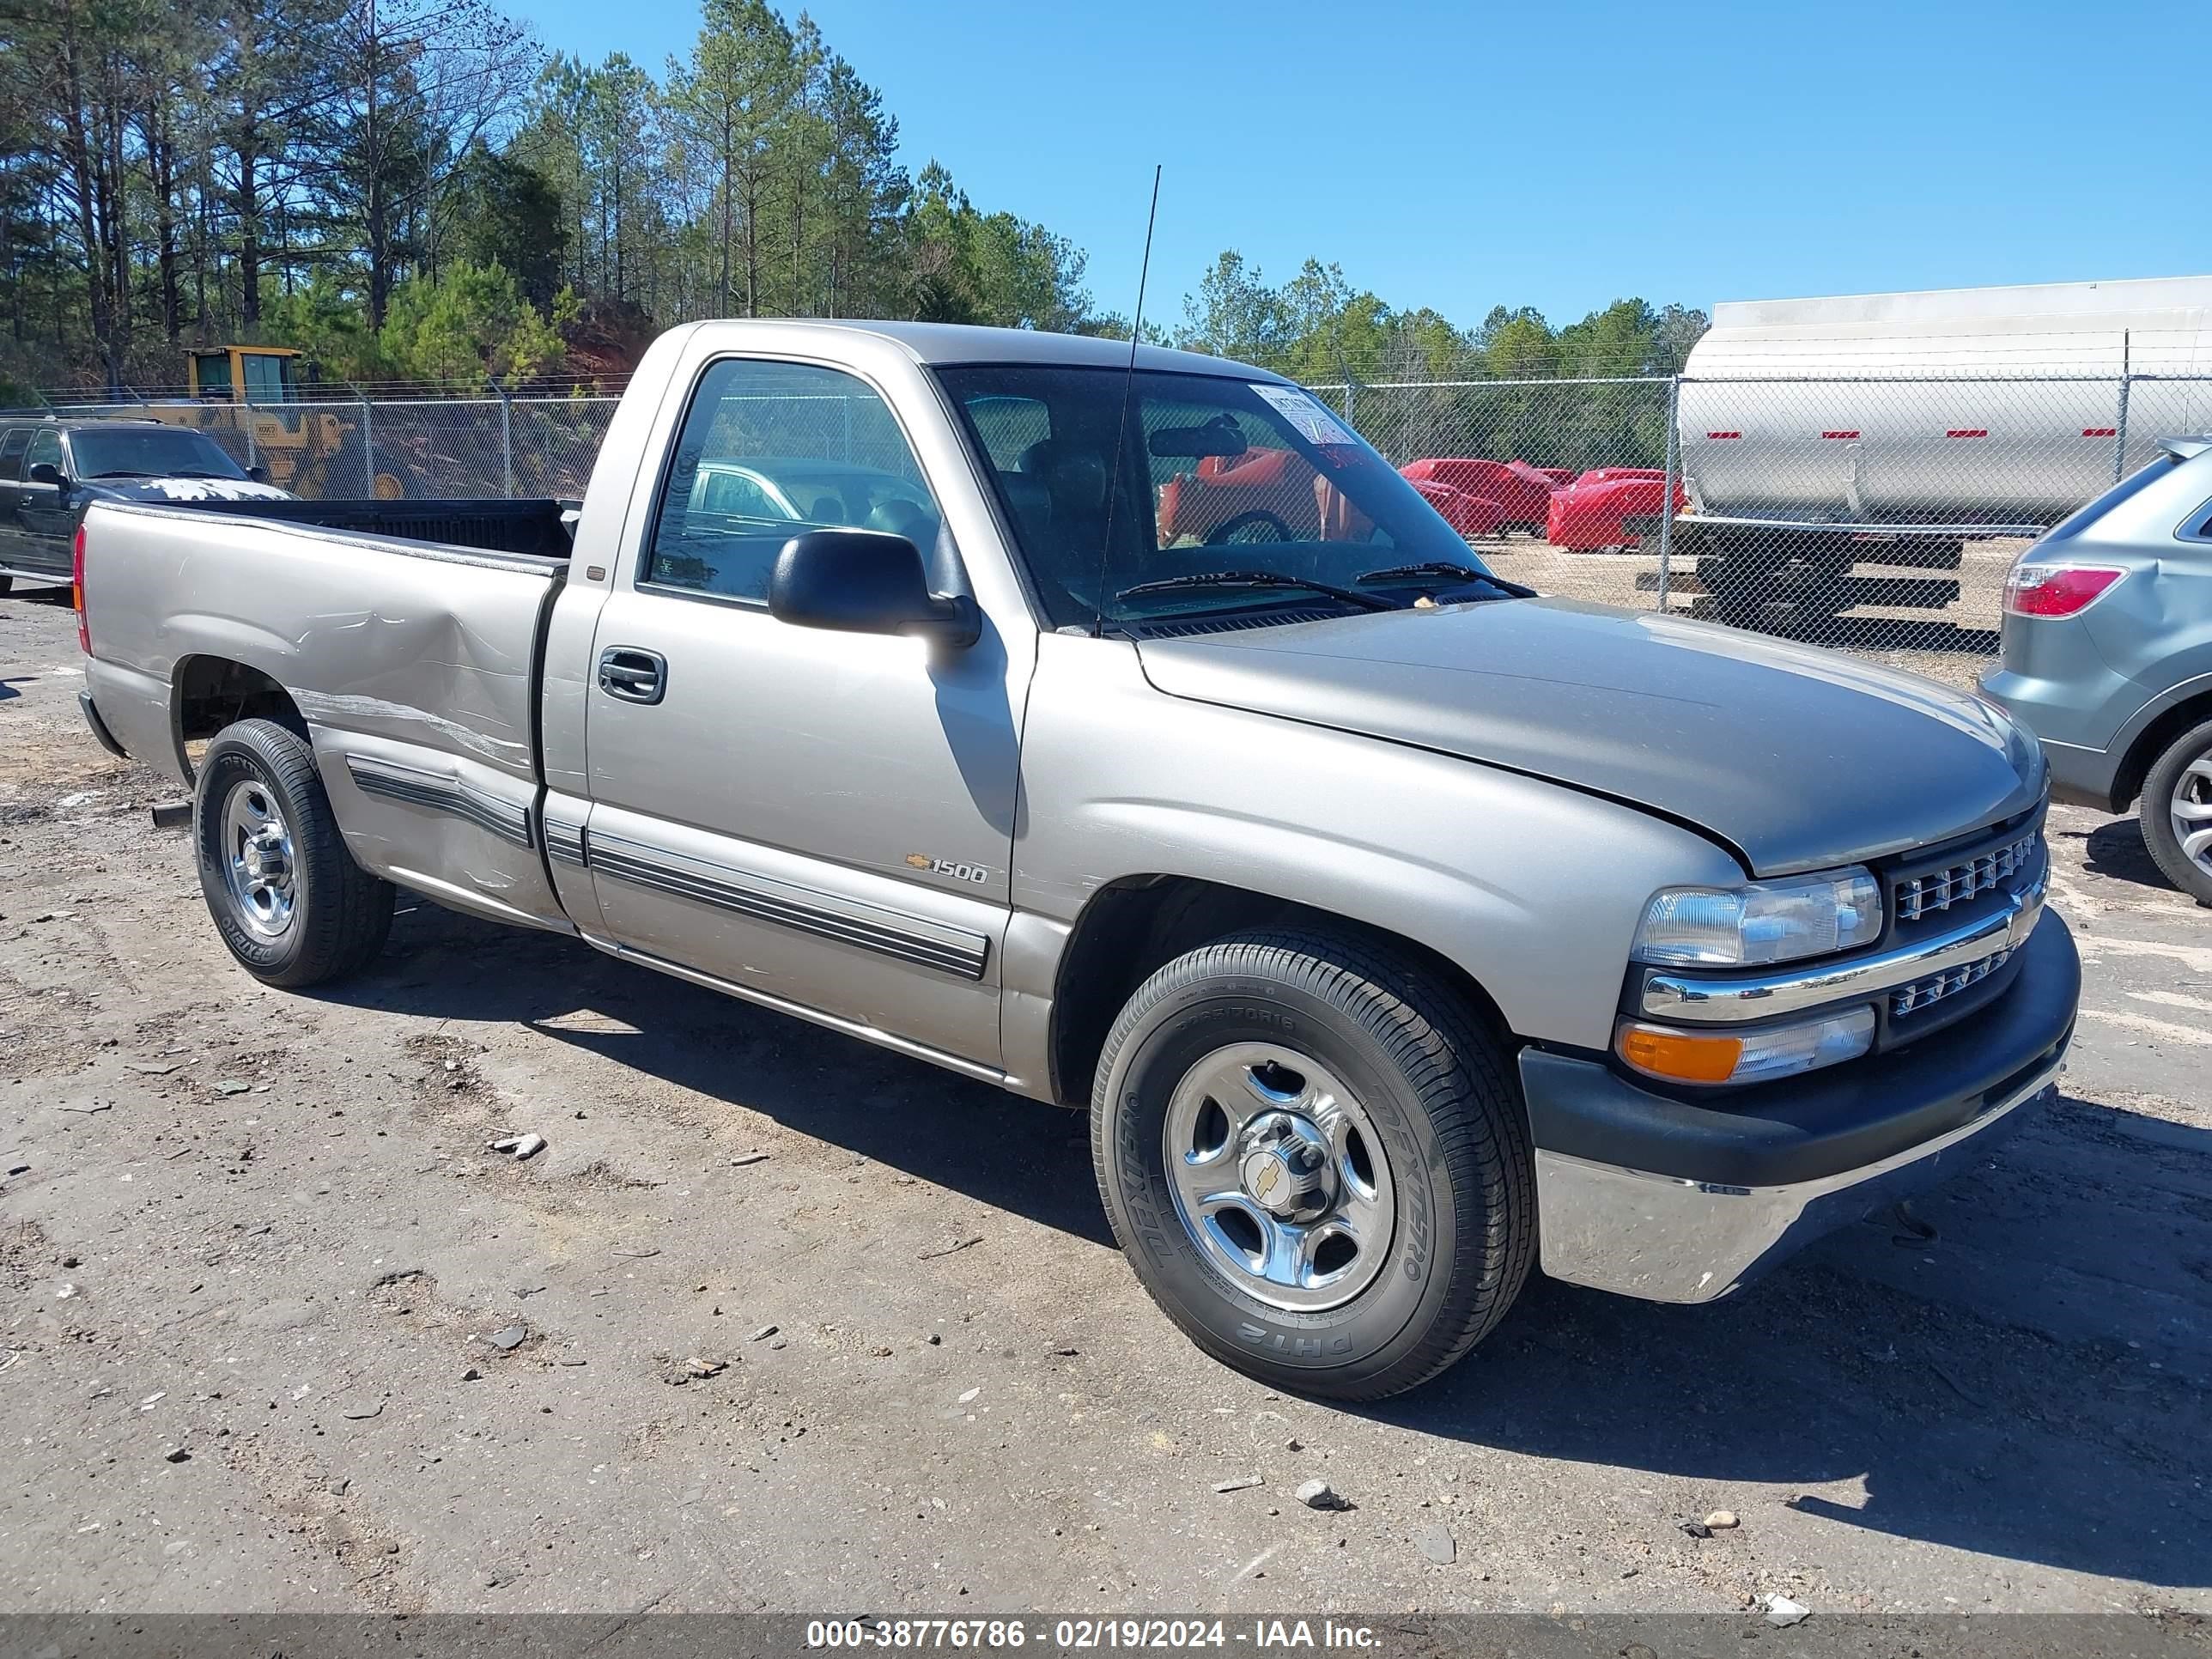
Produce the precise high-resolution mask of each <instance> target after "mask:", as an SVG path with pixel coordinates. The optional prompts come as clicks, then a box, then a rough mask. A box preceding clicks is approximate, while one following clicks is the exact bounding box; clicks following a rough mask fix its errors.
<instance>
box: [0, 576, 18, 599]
mask: <svg viewBox="0 0 2212 1659" xmlns="http://www.w3.org/2000/svg"><path fill="white" fill-rule="evenodd" d="M12 592H15V578H14V577H13V576H0V599H6V598H7V597H8V596H9V594H10V593H12Z"/></svg>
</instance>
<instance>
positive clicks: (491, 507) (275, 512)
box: [188, 496, 576, 561]
mask: <svg viewBox="0 0 2212 1659" xmlns="http://www.w3.org/2000/svg"><path fill="white" fill-rule="evenodd" d="M575 509H576V503H575V502H574V501H556V500H555V499H553V498H552V497H551V496H538V497H531V498H528V499H524V500H516V501H505V500H501V501H471V500H465V499H463V500H453V501H443V500H426V501H224V502H220V503H210V505H208V506H207V507H195V508H191V509H188V510H190V511H194V512H206V513H220V514H222V516H224V517H226V518H245V519H260V520H267V521H273V522H275V523H278V524H296V525H313V526H318V527H319V528H322V529H326V530H352V531H358V532H362V533H364V534H367V535H372V536H382V537H390V538H395V539H398V540H400V541H411V542H426V543H429V544H435V545H436V546H440V547H460V548H470V549H473V550H477V551H480V552H489V553H520V554H524V555H526V556H531V557H533V558H547V559H556V560H562V561H565V560H566V559H567V558H568V539H569V526H570V523H571V520H573V517H574V513H575Z"/></svg>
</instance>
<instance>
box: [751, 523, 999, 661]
mask: <svg viewBox="0 0 2212 1659" xmlns="http://www.w3.org/2000/svg"><path fill="white" fill-rule="evenodd" d="M768 612H769V615H770V616H771V617H775V618H776V619H777V620H778V621H779V622H787V623H793V625H795V626H797V627H799V628H831V629H838V630H839V631H841V632H843V633H848V634H907V635H919V636H921V637H922V638H924V639H930V640H937V641H943V642H944V643H945V644H946V645H957V646H969V645H973V644H975V641H976V639H977V637H978V636H979V635H981V633H982V617H981V613H980V612H979V611H977V610H976V608H975V600H973V599H969V598H968V597H967V596H966V595H964V594H959V595H949V596H942V597H940V596H939V595H937V594H934V593H932V592H930V591H929V576H928V573H927V571H926V570H925V569H924V568H923V566H922V562H921V549H920V548H918V547H916V546H915V544H913V543H912V542H910V541H908V539H907V538H905V537H903V536H892V535H887V534H885V533H884V532H882V531H880V530H810V531H808V532H806V533H805V535H803V536H793V538H791V539H790V540H789V541H787V542H786V543H785V544H783V551H782V552H781V553H779V554H778V555H776V560H775V572H774V573H773V574H771V575H770V576H769V583H768Z"/></svg>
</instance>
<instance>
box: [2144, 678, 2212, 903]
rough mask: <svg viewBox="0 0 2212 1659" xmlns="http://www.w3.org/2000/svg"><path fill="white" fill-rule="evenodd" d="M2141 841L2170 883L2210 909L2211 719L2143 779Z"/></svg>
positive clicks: (2173, 745)
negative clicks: (2146, 846) (2146, 845)
mask: <svg viewBox="0 0 2212 1659" xmlns="http://www.w3.org/2000/svg"><path fill="white" fill-rule="evenodd" d="M2141 810H2142V830H2143V840H2144V842H2146V843H2147V844H2148V846H2149V848H2150V855H2151V858H2152V859H2153V860H2154V861H2155V862H2156V863H2157V865H2158V867H2159V868H2160V869H2161V870H2163V871H2164V872H2166V879H2167V880H2169V881H2171V882H2172V884H2174V885H2175V886H2176V887H2179V889H2181V890H2182V891H2183V892H2185V893H2186V894H2188V895H2189V896H2190V897H2191V898H2193V899H2195V900H2196V901H2197V902H2198V903H2199V904H2203V905H2212V720H2207V721H2205V722H2204V724H2203V725H2202V726H2197V727H2195V728H2194V729H2192V730H2191V731H2187V732H2183V733H2182V734H2181V735H2180V736H2179V738H2175V739H2174V740H2173V742H2172V743H2171V744H2168V745H2167V746H2166V752H2165V753H2164V754H2162V755H2160V757H2158V759H2157V760H2155V761H2154V762H2153V763H2151V769H2150V772H2149V775H2148V776H2146V777H2145V778H2144V779H2143V788H2142V809H2141Z"/></svg>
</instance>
